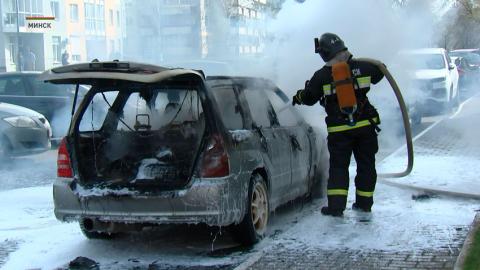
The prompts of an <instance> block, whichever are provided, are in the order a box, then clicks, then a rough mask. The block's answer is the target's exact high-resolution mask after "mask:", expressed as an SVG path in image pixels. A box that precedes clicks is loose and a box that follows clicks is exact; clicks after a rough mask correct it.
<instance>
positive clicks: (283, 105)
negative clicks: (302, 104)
mask: <svg viewBox="0 0 480 270" xmlns="http://www.w3.org/2000/svg"><path fill="white" fill-rule="evenodd" d="M266 93H267V96H268V99H269V100H270V103H271V104H272V106H273V109H274V110H275V113H276V114H277V118H278V122H279V123H280V125H281V126H286V127H292V126H297V125H298V118H297V117H296V116H295V114H294V113H293V112H292V109H291V108H290V103H288V102H285V101H284V99H282V97H281V96H280V95H279V93H278V92H274V91H266ZM280 93H282V92H280Z"/></svg>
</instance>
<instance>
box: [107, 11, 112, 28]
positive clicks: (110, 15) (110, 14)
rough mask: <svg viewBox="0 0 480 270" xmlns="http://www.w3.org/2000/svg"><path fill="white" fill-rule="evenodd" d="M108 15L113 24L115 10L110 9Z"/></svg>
mask: <svg viewBox="0 0 480 270" xmlns="http://www.w3.org/2000/svg"><path fill="white" fill-rule="evenodd" d="M108 15H109V17H110V25H111V26H113V10H111V9H110V10H109V11H108Z"/></svg>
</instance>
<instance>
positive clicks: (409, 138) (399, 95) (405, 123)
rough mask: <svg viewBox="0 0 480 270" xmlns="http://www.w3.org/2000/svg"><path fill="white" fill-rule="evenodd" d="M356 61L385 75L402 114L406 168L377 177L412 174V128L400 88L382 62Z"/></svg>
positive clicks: (362, 59) (359, 59) (361, 59)
mask: <svg viewBox="0 0 480 270" xmlns="http://www.w3.org/2000/svg"><path fill="white" fill-rule="evenodd" d="M356 60H357V61H363V62H368V63H371V64H373V65H375V66H377V67H378V68H379V69H380V70H381V71H382V73H383V74H384V75H385V78H387V80H388V83H389V84H390V86H391V87H392V89H393V92H394V93H395V97H396V98H397V101H398V105H399V106H400V111H401V112H402V119H403V127H404V129H405V141H406V145H407V156H408V163H407V168H406V169H405V170H404V171H403V172H398V173H380V174H378V177H381V178H400V177H404V176H407V175H409V174H410V173H411V172H412V169H413V141H412V128H411V126H410V119H409V117H408V109H407V106H406V105H405V101H404V99H403V96H402V93H401V91H400V87H398V84H397V82H396V81H395V79H394V78H393V76H392V74H391V73H390V71H388V69H387V67H386V66H385V64H383V63H382V62H380V61H378V60H375V59H370V58H357V59H356Z"/></svg>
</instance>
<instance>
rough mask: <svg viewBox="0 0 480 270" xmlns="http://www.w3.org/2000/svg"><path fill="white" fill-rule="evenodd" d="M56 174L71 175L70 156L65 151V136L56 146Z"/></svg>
mask: <svg viewBox="0 0 480 270" xmlns="http://www.w3.org/2000/svg"><path fill="white" fill-rule="evenodd" d="M57 176H58V177H68V178H71V177H73V172H72V166H71V165H70V157H69V156H68V151H67V142H66V140H65V138H63V139H62V142H61V143H60V146H59V147H58V156H57Z"/></svg>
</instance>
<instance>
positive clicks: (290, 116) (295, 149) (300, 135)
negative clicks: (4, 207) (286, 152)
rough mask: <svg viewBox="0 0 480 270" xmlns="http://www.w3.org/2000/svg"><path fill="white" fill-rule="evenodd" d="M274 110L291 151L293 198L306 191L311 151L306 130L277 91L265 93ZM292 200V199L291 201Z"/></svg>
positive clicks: (279, 127)
mask: <svg viewBox="0 0 480 270" xmlns="http://www.w3.org/2000/svg"><path fill="white" fill-rule="evenodd" d="M266 93H267V96H268V98H269V100H270V102H271V104H272V106H273V108H274V110H275V113H276V116H277V119H278V122H279V126H278V127H277V129H281V130H283V131H282V132H283V133H285V134H287V136H288V141H289V145H290V151H291V153H292V154H291V159H290V160H291V168H292V169H291V173H292V178H291V184H290V188H289V189H290V191H291V195H292V197H293V198H295V197H297V196H299V195H301V194H304V193H306V192H307V191H308V184H309V175H310V169H311V163H312V151H311V148H310V140H309V137H308V134H307V132H308V128H307V127H306V125H304V122H303V121H301V119H300V118H299V116H298V114H296V113H295V112H294V111H293V110H294V108H293V107H292V106H291V105H290V103H289V102H288V98H286V96H285V94H284V93H283V92H282V91H281V90H279V89H275V90H268V91H266ZM293 198H292V199H293Z"/></svg>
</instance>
